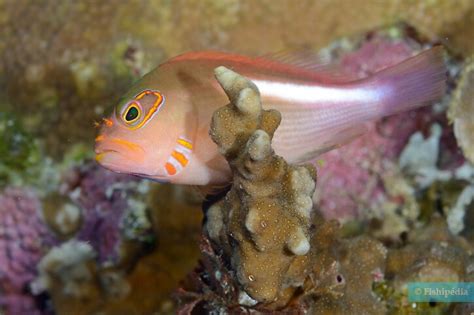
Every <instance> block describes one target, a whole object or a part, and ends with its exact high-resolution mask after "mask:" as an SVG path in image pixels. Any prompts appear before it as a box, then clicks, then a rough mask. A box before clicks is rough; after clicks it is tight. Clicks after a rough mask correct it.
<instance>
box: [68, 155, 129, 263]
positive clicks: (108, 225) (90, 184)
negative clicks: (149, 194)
mask: <svg viewBox="0 0 474 315" xmlns="http://www.w3.org/2000/svg"><path fill="white" fill-rule="evenodd" d="M136 181H137V180H136V179H135V178H134V177H131V176H127V175H121V174H117V173H113V172H110V171H108V170H105V169H103V168H101V167H99V166H98V165H96V164H95V163H94V164H86V165H83V166H81V167H77V168H75V169H73V170H72V171H71V172H70V174H69V176H68V179H67V181H66V183H65V184H64V186H63V187H62V190H63V192H66V193H68V194H69V196H70V197H71V199H72V200H73V201H74V202H75V203H76V204H77V205H78V206H79V207H80V208H81V211H82V220H83V221H82V224H81V228H80V230H79V231H78V233H77V236H76V239H78V240H81V241H86V242H88V243H90V244H91V246H92V247H93V248H94V249H95V250H96V251H97V255H98V257H97V258H98V260H99V262H105V261H110V260H114V259H116V258H117V254H118V248H117V247H118V245H119V240H120V237H121V235H120V222H121V220H122V217H123V215H124V213H125V211H126V209H127V208H128V197H129V195H130V193H131V190H133V189H134V188H135V187H136Z"/></svg>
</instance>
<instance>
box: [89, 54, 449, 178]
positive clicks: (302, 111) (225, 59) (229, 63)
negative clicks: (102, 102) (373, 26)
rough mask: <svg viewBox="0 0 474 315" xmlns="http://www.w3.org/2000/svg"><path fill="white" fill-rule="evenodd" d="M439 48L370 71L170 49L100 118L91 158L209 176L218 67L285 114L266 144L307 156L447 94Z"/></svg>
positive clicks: (133, 170)
mask: <svg viewBox="0 0 474 315" xmlns="http://www.w3.org/2000/svg"><path fill="white" fill-rule="evenodd" d="M442 54H443V50H442V48H441V47H435V48H432V49H430V50H427V51H425V52H422V53H421V54H419V55H417V56H414V57H412V58H409V59H407V60H406V61H404V62H402V63H400V64H398V65H395V66H393V67H390V68H387V69H385V70H382V71H380V72H378V73H375V74H374V75H372V76H369V77H367V78H362V79H360V78H353V77H352V78H351V77H344V76H343V75H333V74H330V73H329V72H328V69H327V68H325V67H319V66H315V65H313V64H312V63H311V62H309V63H307V62H303V61H302V60H297V62H294V61H292V62H289V61H288V60H286V61H281V60H278V59H273V58H265V57H258V58H251V57H245V56H241V55H235V54H226V53H220V52H193V53H187V54H184V55H180V56H178V57H175V58H173V59H171V60H169V61H167V62H165V63H163V64H161V65H160V66H158V67H157V68H156V69H155V70H153V71H151V72H150V73H148V74H147V75H145V76H144V77H143V78H142V79H141V80H140V81H139V82H137V83H136V84H135V85H134V86H133V87H132V88H131V89H130V90H129V91H128V92H127V93H126V94H125V95H124V96H123V97H122V99H121V101H120V102H119V104H118V105H117V106H116V107H115V109H114V111H113V113H112V115H111V116H110V117H109V118H106V119H104V124H103V126H102V128H101V131H100V134H99V136H98V137H97V139H96V154H97V155H96V160H97V161H98V162H99V163H100V164H102V165H103V166H104V167H106V168H109V169H111V170H113V171H117V172H124V173H130V174H135V175H139V176H143V177H147V178H151V179H155V180H157V181H164V182H171V183H178V184H189V185H209V184H211V185H215V184H222V183H226V182H228V180H229V179H230V175H231V173H230V169H229V166H228V165H227V163H226V161H225V160H224V158H223V157H222V156H221V155H220V154H219V152H218V149H217V146H216V145H215V144H214V143H213V142H212V140H211V139H210V137H209V135H208V132H209V126H210V121H211V117H212V114H213V113H214V111H215V110H216V109H217V108H219V107H221V106H223V105H225V104H226V103H228V99H227V97H226V95H225V93H224V91H223V90H222V88H221V87H220V86H219V84H218V82H217V81H216V80H215V78H214V69H215V68H217V67H219V66H225V67H227V68H229V69H232V70H234V71H236V72H238V73H240V74H242V75H244V76H245V77H247V78H248V79H250V80H252V81H253V82H254V83H255V84H256V86H257V87H258V89H259V91H260V94H261V98H262V103H263V105H264V107H265V108H267V109H270V108H273V109H276V110H278V111H279V112H280V113H281V114H282V122H281V125H280V127H279V128H278V129H277V131H276V132H275V135H274V139H273V148H274V150H275V152H276V153H277V154H278V155H281V156H283V157H284V158H285V159H286V160H287V161H288V162H289V163H301V162H309V161H312V160H314V159H315V158H316V157H317V156H318V155H319V154H321V153H323V152H325V151H328V150H330V149H332V148H335V147H338V146H340V145H343V144H344V143H346V142H348V141H350V140H351V139H353V138H355V137H357V136H359V135H361V134H362V133H363V132H364V124H365V123H367V122H370V121H374V120H377V119H379V118H381V117H385V116H388V115H392V114H394V113H397V112H401V111H406V110H409V109H412V108H416V107H418V106H421V105H425V104H427V103H429V102H431V101H435V100H437V99H439V98H440V97H441V96H442V95H443V94H444V88H445V72H446V69H445V65H444V62H443V57H442Z"/></svg>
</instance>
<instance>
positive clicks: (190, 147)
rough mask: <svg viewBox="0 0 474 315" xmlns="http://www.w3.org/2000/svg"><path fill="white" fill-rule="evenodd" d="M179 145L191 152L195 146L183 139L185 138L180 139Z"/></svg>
mask: <svg viewBox="0 0 474 315" xmlns="http://www.w3.org/2000/svg"><path fill="white" fill-rule="evenodd" d="M178 144H180V145H182V146H183V147H185V148H186V149H189V150H192V149H193V144H192V143H191V141H189V140H187V139H185V138H183V137H180V138H179V139H178Z"/></svg>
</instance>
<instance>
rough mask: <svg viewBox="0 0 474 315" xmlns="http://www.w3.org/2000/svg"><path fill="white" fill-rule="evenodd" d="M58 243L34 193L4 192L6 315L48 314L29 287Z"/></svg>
mask: <svg viewBox="0 0 474 315" xmlns="http://www.w3.org/2000/svg"><path fill="white" fill-rule="evenodd" d="M54 243H55V240H54V237H53V235H52V233H51V232H50V231H49V230H48V228H47V227H46V225H45V224H44V222H43V220H42V218H41V203H40V201H39V199H38V198H37V196H36V195H35V194H34V193H33V192H32V191H30V190H27V189H22V188H12V187H7V188H5V189H4V190H3V192H0V309H1V310H3V311H4V312H5V314H6V315H21V314H28V315H40V314H46V310H41V307H40V305H38V304H37V300H36V299H35V297H34V296H33V294H32V293H31V292H30V288H29V284H30V282H31V281H32V280H33V279H34V278H35V277H36V275H37V271H36V265H37V263H38V262H39V260H40V259H41V257H42V256H43V254H44V253H45V252H47V250H48V248H50V247H51V246H52V245H53V244H54ZM0 313H1V311H0Z"/></svg>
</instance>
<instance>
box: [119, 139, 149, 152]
mask: <svg viewBox="0 0 474 315" xmlns="http://www.w3.org/2000/svg"><path fill="white" fill-rule="evenodd" d="M110 141H111V142H114V143H117V144H119V145H121V146H124V147H127V148H128V149H130V150H133V151H141V152H144V151H145V150H143V148H142V147H141V146H139V145H138V144H136V143H133V142H130V141H127V140H124V139H119V138H112V139H110Z"/></svg>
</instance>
